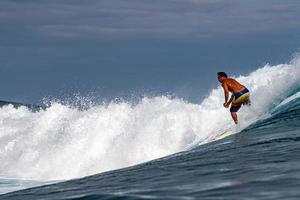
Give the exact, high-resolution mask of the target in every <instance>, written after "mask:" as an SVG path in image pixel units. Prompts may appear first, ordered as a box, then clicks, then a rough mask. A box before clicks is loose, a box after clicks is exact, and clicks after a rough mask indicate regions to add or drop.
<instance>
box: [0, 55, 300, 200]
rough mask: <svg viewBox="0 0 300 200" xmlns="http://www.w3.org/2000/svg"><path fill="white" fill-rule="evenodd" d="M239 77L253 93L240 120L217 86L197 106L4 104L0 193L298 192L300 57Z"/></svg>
mask: <svg viewBox="0 0 300 200" xmlns="http://www.w3.org/2000/svg"><path fill="white" fill-rule="evenodd" d="M236 78H237V79H238V80H239V81H240V82H241V83H243V84H244V85H246V86H247V87H248V89H249V90H250V92H251V100H252V105H251V106H249V107H247V106H244V107H242V109H241V110H240V112H239V120H240V124H239V125H238V126H235V125H234V124H233V122H232V120H231V118H230V114H229V111H228V110H226V109H225V108H224V107H223V106H222V105H223V101H224V97H223V92H222V89H221V88H220V87H218V88H216V89H214V90H212V91H211V92H210V93H209V94H208V95H207V97H206V98H205V99H204V100H203V101H201V102H199V103H190V102H187V101H185V100H184V99H179V98H176V97H169V96H156V97H144V98H142V99H141V100H140V101H138V102H130V101H112V102H109V103H99V104H89V105H88V106H83V107H81V108H78V107H76V106H72V105H66V104H63V103H60V102H55V101H53V102H51V103H50V104H47V105H45V106H43V107H40V108H39V107H38V106H28V105H27V106H23V105H21V104H14V103H10V102H3V103H2V107H1V108H0V162H1V165H0V177H1V178H0V193H1V195H0V199H228V200H232V199H280V200H281V199H299V198H300V190H299V188H300V156H299V155H300V60H299V59H294V60H293V61H291V63H288V64H282V65H276V66H270V65H266V66H264V67H262V68H259V69H257V70H255V71H253V72H252V73H250V74H249V75H246V76H240V77H236ZM228 130H231V131H232V133H234V134H232V135H230V136H228V137H225V138H222V134H223V133H224V132H226V131H228Z"/></svg>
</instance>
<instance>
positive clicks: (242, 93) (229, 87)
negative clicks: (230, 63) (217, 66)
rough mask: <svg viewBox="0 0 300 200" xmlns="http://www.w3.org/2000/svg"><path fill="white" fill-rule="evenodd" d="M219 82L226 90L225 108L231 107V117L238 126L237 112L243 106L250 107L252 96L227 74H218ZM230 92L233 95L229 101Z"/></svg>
mask: <svg viewBox="0 0 300 200" xmlns="http://www.w3.org/2000/svg"><path fill="white" fill-rule="evenodd" d="M218 80H219V82H220V83H221V85H222V87H223V89H224V96H225V103H224V104H223V105H224V107H225V108H228V107H229V105H230V104H231V107H230V113H231V117H232V119H233V121H234V123H235V124H238V117H237V111H238V110H239V109H240V108H241V106H242V105H245V104H247V105H250V94H249V90H248V89H247V88H246V87H245V86H244V85H242V84H240V83H239V82H237V81H236V80H235V79H232V78H228V76H227V74H226V73H225V72H218ZM229 92H231V93H232V96H231V98H230V99H229V100H228V97H229Z"/></svg>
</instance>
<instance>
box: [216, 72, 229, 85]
mask: <svg viewBox="0 0 300 200" xmlns="http://www.w3.org/2000/svg"><path fill="white" fill-rule="evenodd" d="M227 77H228V76H227V74H226V73H225V72H218V81H219V82H220V83H222V82H223V80H224V79H226V78H227Z"/></svg>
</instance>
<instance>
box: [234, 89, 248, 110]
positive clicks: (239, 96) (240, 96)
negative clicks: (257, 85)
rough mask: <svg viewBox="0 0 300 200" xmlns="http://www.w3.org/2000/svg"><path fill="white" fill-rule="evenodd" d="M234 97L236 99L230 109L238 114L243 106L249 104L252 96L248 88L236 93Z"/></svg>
mask: <svg viewBox="0 0 300 200" xmlns="http://www.w3.org/2000/svg"><path fill="white" fill-rule="evenodd" d="M233 95H234V99H233V101H232V104H231V107H230V112H237V111H238V110H239V109H240V108H241V105H242V104H244V103H247V102H249V100H250V94H249V90H248V89H247V88H245V89H243V90H241V91H239V92H237V93H234V94H233Z"/></svg>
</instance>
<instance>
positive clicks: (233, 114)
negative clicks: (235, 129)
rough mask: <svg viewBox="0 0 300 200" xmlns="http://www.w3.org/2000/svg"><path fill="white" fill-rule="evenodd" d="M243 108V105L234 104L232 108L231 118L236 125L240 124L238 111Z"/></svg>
mask: <svg viewBox="0 0 300 200" xmlns="http://www.w3.org/2000/svg"><path fill="white" fill-rule="evenodd" d="M240 108H241V104H235V103H232V104H231V107H230V113H231V117H232V119H233V121H234V123H235V124H238V117H237V111H238V110H239V109H240Z"/></svg>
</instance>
